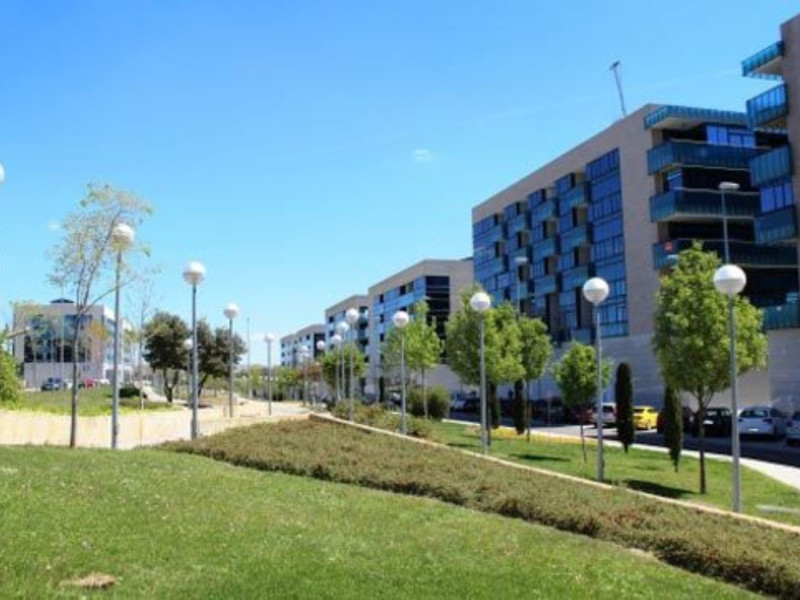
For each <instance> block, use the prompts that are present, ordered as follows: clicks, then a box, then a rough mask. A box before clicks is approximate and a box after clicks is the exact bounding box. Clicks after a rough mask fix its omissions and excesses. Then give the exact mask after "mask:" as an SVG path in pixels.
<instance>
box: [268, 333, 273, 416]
mask: <svg viewBox="0 0 800 600" xmlns="http://www.w3.org/2000/svg"><path fill="white" fill-rule="evenodd" d="M267 412H268V413H269V416H272V342H267Z"/></svg>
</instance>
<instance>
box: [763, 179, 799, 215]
mask: <svg viewBox="0 0 800 600" xmlns="http://www.w3.org/2000/svg"><path fill="white" fill-rule="evenodd" d="M793 204H794V189H793V188H792V182H791V181H782V182H780V183H776V184H773V185H770V186H768V187H763V188H761V212H765V213H768V212H772V211H774V210H780V209H781V208H786V207H787V206H792V205H793Z"/></svg>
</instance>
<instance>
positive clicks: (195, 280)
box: [183, 261, 206, 439]
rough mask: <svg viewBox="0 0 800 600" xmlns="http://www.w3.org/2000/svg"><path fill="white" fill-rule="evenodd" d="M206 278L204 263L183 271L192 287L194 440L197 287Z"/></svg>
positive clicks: (194, 424)
mask: <svg viewBox="0 0 800 600" xmlns="http://www.w3.org/2000/svg"><path fill="white" fill-rule="evenodd" d="M205 278H206V268H205V267H204V266H203V264H202V263H199V262H197V261H192V262H190V263H189V264H188V265H186V267H185V268H184V269H183V280H184V281H185V282H186V283H188V284H189V285H190V286H192V439H195V438H197V434H198V429H197V403H198V398H197V392H198V389H197V388H198V385H197V384H198V382H199V380H200V374H199V371H198V366H197V286H198V285H200V284H201V283H203V280H204V279H205Z"/></svg>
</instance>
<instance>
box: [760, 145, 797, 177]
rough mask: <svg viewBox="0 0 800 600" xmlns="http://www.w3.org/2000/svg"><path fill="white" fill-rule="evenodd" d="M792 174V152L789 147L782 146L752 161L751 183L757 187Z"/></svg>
mask: <svg viewBox="0 0 800 600" xmlns="http://www.w3.org/2000/svg"><path fill="white" fill-rule="evenodd" d="M791 174H792V151H791V149H790V148H789V146H781V147H780V148H776V149H775V150H772V151H771V152H767V153H765V154H762V155H761V156H756V157H755V158H754V159H753V160H751V161H750V182H751V183H752V184H753V185H754V186H756V187H761V186H762V185H765V184H767V183H770V182H772V181H775V180H777V179H783V178H785V177H789V176H790V175H791Z"/></svg>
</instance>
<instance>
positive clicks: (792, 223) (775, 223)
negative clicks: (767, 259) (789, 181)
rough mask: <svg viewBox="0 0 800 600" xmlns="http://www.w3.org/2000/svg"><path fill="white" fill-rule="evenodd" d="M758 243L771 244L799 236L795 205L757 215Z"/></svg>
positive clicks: (756, 230) (756, 232)
mask: <svg viewBox="0 0 800 600" xmlns="http://www.w3.org/2000/svg"><path fill="white" fill-rule="evenodd" d="M754 229H755V234H756V243H758V244H770V243H774V242H782V241H787V240H792V239H794V238H796V237H797V212H796V210H795V207H794V206H786V207H784V208H781V209H779V210H774V211H772V212H768V213H764V214H763V215H759V216H758V217H756V222H755V228H754Z"/></svg>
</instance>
